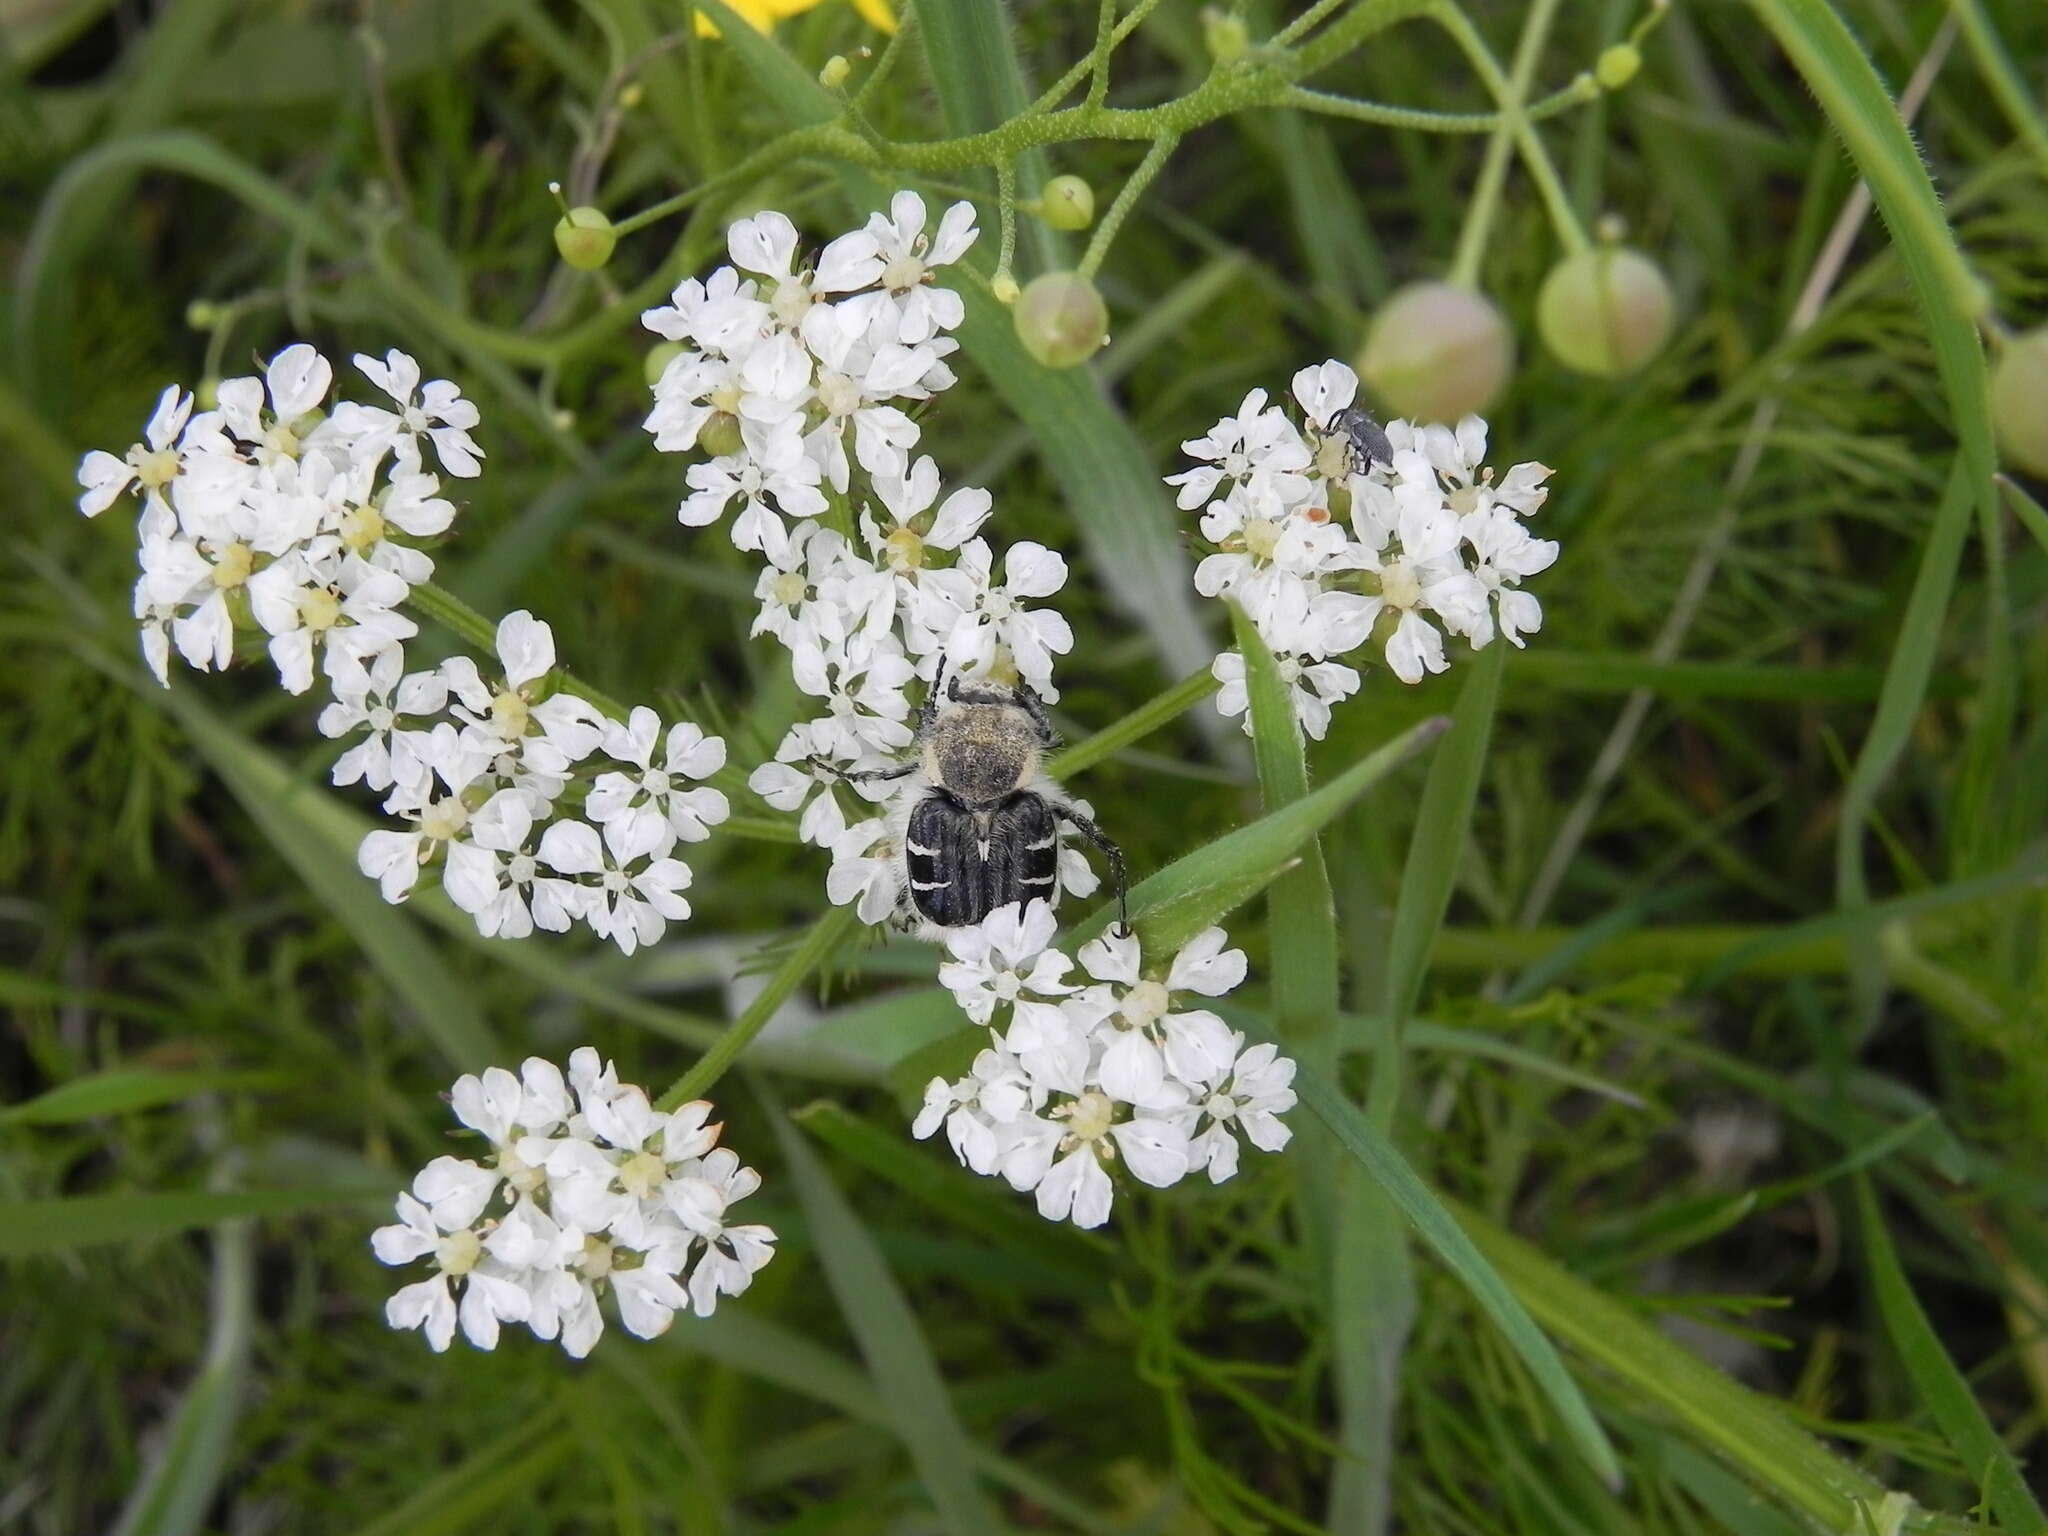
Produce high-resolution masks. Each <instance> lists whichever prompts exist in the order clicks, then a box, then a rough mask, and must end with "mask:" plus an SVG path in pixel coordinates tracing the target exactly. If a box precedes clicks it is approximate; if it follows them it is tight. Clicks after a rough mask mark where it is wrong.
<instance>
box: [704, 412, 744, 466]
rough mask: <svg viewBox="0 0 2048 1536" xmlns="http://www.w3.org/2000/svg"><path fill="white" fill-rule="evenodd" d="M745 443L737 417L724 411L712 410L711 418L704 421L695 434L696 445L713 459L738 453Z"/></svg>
mask: <svg viewBox="0 0 2048 1536" xmlns="http://www.w3.org/2000/svg"><path fill="white" fill-rule="evenodd" d="M745 443H746V439H745V438H744V437H742V436H741V435H740V422H739V418H738V417H737V416H732V415H728V414H727V413H726V412H724V411H715V412H713V413H712V416H711V419H710V420H709V421H707V422H705V423H704V427H703V430H702V431H700V432H699V433H698V434H697V446H698V447H699V448H702V449H703V450H704V451H705V452H706V453H708V454H710V455H711V457H713V458H714V459H722V458H724V457H725V456H726V455H727V454H729V453H738V452H739V451H740V449H741V448H742V447H743V446H744V445H745Z"/></svg>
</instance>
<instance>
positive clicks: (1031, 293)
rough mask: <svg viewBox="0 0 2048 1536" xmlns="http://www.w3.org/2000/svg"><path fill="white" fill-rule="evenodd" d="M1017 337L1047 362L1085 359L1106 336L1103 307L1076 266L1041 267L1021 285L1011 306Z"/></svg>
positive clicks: (1059, 364)
mask: <svg viewBox="0 0 2048 1536" xmlns="http://www.w3.org/2000/svg"><path fill="white" fill-rule="evenodd" d="M1013 313H1014V314H1015V316H1016V322H1017V339H1018V340H1019V341H1021V342H1023V343H1024V350H1025V351H1026V352H1029V353H1030V354H1031V355H1032V356H1033V357H1035V358H1036V359H1038V361H1039V362H1041V363H1043V364H1045V366H1046V367H1048V368H1072V367H1073V366H1074V365H1075V364H1076V363H1085V362H1087V361H1088V359H1089V358H1091V357H1093V356H1094V355H1095V354H1096V353H1097V352H1098V351H1100V350H1101V349H1102V344H1103V343H1104V342H1106V341H1108V340H1109V309H1108V307H1107V306H1106V305H1105V304H1104V303H1103V302H1102V295H1101V294H1100V293H1098V292H1096V290H1095V285H1094V284H1093V283H1091V282H1089V281H1088V279H1087V278H1085V277H1083V276H1082V275H1081V274H1080V273H1078V272H1047V273H1044V274H1042V275H1040V276H1038V277H1034V278H1033V279H1031V281H1030V282H1029V283H1027V284H1025V286H1024V292H1023V293H1022V294H1020V295H1019V296H1018V298H1017V304H1016V308H1015V310H1014V311H1013Z"/></svg>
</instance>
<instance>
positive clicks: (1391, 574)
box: [1380, 560, 1422, 608]
mask: <svg viewBox="0 0 2048 1536" xmlns="http://www.w3.org/2000/svg"><path fill="white" fill-rule="evenodd" d="M1380 596H1382V597H1384V598H1385V599H1386V600H1387V604H1388V606H1389V607H1393V608H1413V607H1414V606H1415V605H1416V604H1417V603H1419V602H1421V601H1422V582H1421V581H1420V580H1419V579H1418V578H1417V576H1416V574H1415V572H1414V571H1413V570H1411V569H1410V568H1409V566H1408V562H1407V561H1405V560H1395V561H1393V562H1392V563H1390V564H1389V565H1388V566H1387V567H1386V568H1385V569H1384V570H1382V571H1381V572H1380Z"/></svg>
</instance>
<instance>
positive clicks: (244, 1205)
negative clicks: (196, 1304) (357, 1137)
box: [0, 1187, 391, 1258]
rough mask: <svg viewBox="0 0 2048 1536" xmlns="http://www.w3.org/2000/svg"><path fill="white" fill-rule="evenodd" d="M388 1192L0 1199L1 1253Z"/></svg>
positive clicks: (125, 1237)
mask: <svg viewBox="0 0 2048 1536" xmlns="http://www.w3.org/2000/svg"><path fill="white" fill-rule="evenodd" d="M390 1198H391V1193H390V1191H389V1190H381V1189H361V1188H354V1189H351V1188H347V1187H342V1188H330V1189H238V1190H228V1191H220V1190H203V1189H194V1190H166V1191H163V1192H161V1193H157V1194H145V1195H68V1196H64V1197H62V1198H59V1199H51V1200H0V1257H7V1258H12V1257H14V1256H16V1255H19V1254H24V1253H52V1252H59V1251H62V1250H64V1249H67V1248H85V1247H89V1246H91V1245H93V1244H95V1243H119V1242H127V1241H130V1240H133V1239H135V1238H145V1237H167V1236H169V1235H170V1234H172V1233H174V1232H189V1231H191V1230H192V1228H194V1227H210V1226H212V1225H213V1224H214V1223H215V1222H221V1221H228V1220H231V1219H232V1218H234V1217H237V1216H294V1215H297V1214H298V1213H299V1212H301V1211H314V1210H319V1209H321V1208H322V1207H323V1206H330V1205H348V1204H361V1203H364V1202H369V1201H388V1200H389V1199H390Z"/></svg>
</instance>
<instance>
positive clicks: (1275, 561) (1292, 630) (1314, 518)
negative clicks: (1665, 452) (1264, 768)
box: [1166, 360, 1558, 738]
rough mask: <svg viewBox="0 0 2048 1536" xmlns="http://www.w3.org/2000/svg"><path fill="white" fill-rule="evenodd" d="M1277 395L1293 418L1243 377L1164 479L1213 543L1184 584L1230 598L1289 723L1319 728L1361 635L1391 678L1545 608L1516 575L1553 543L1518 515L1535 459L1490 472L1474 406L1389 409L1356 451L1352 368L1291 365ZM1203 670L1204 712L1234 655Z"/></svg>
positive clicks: (1228, 687) (1532, 569) (1528, 508)
mask: <svg viewBox="0 0 2048 1536" xmlns="http://www.w3.org/2000/svg"><path fill="white" fill-rule="evenodd" d="M1291 393H1292V396H1293V400H1294V403H1295V405H1296V407H1297V408H1298V410H1299V413H1300V420H1299V421H1298V422H1297V420H1296V419H1295V417H1294V416H1292V415H1290V414H1289V413H1288V412H1287V411H1286V410H1284V409H1282V408H1281V407H1280V406H1278V405H1272V404H1268V403H1267V397H1266V392H1265V391H1264V390H1262V389H1255V390H1253V391H1252V392H1251V393H1250V394H1248V395H1246V396H1245V398H1244V403H1243V404H1242V405H1240V406H1239V407H1238V409H1237V411H1236V412H1235V413H1234V414H1233V415H1229V416H1225V417H1224V418H1223V419H1222V420H1220V421H1218V422H1217V423H1216V425H1215V426H1214V427H1212V428H1210V430H1209V431H1208V432H1207V433H1206V434H1204V435H1203V436H1201V437H1198V438H1193V439H1190V440H1189V441H1188V442H1186V443H1183V444H1182V445H1181V446H1182V448H1183V450H1184V451H1185V452H1186V453H1187V454H1188V456H1189V457H1190V458H1192V459H1194V460H1195V461H1196V462H1195V465H1194V467H1193V468H1191V469H1187V470H1184V471H1182V472H1181V473H1179V474H1175V475H1169V476H1168V477H1167V480H1166V483H1167V484H1168V485H1171V486H1173V487H1175V488H1176V490H1177V492H1178V498H1179V502H1180V506H1181V508H1182V509H1183V510H1184V511H1199V512H1200V527H1201V533H1202V537H1203V538H1204V539H1205V540H1207V541H1208V543H1209V545H1210V547H1211V549H1212V551H1213V552H1212V553H1211V554H1209V555H1208V556H1207V557H1206V558H1205V559H1204V560H1203V561H1202V562H1201V564H1200V565H1199V566H1198V567H1197V568H1196V570H1195V586H1196V588H1197V589H1198V590H1199V591H1201V593H1202V594H1203V595H1204V596H1206V597H1226V596H1227V597H1230V598H1232V599H1234V600H1235V601H1236V602H1237V603H1238V604H1239V605H1240V606H1241V607H1243V609H1244V611H1245V613H1246V615H1247V616H1248V617H1249V618H1250V619H1251V621H1252V624H1253V626H1254V627H1255V628H1256V629H1257V630H1258V632H1259V636H1260V638H1261V639H1263V640H1264V641H1265V642H1266V644H1267V645H1268V646H1269V647H1270V648H1271V649H1272V651H1273V654H1274V659H1275V660H1276V662H1277V663H1278V664H1279V671H1280V675H1281V677H1282V679H1283V680H1284V681H1285V682H1286V683H1287V684H1288V686H1289V692H1290V695H1291V697H1292V699H1293V703H1294V709H1295V715H1296V718H1297V719H1299V720H1300V722H1301V726H1302V729H1303V730H1304V731H1306V732H1307V733H1308V734H1309V735H1310V736H1312V737H1316V738H1320V737H1321V736H1322V735H1323V733H1324V732H1325V731H1326V730H1328V729H1329V723H1330V707H1331V706H1332V705H1333V704H1335V703H1336V702H1338V701H1339V700H1341V699H1344V698H1347V697H1349V696H1350V695H1351V694H1353V693H1355V692H1357V691H1358V686H1359V675H1358V673H1357V672H1356V671H1355V670H1354V669H1353V668H1352V667H1350V666H1348V665H1346V664H1345V663H1344V662H1343V661H1341V660H1339V659H1338V658H1340V657H1348V656H1351V655H1352V654H1353V653H1355V652H1357V651H1359V650H1361V649H1363V648H1364V647H1365V646H1366V645H1367V644H1368V643H1369V642H1371V643H1374V644H1376V645H1377V646H1378V647H1379V649H1380V651H1381V654H1382V655H1383V656H1384V657H1385V659H1386V664H1387V668H1388V670H1389V671H1391V672H1392V673H1393V674H1394V675H1395V676H1396V677H1398V678H1400V679H1401V681H1402V682H1404V683H1416V682H1420V681H1421V680H1422V679H1423V678H1424V677H1425V676H1426V675H1428V674H1429V673H1432V672H1442V671H1444V670H1445V669H1446V668H1447V667H1448V666H1449V665H1450V660H1449V657H1448V656H1447V654H1446V652H1445V647H1444V638H1445V635H1446V634H1447V633H1448V634H1450V635H1453V636H1457V637H1460V638H1462V639H1464V640H1465V641H1466V642H1467V643H1468V644H1469V645H1470V646H1471V648H1472V649H1473V650H1475V651H1476V650H1479V649H1480V648H1482V647H1484V646H1486V645H1488V644H1490V643H1491V642H1492V640H1493V638H1494V636H1495V634H1496V633H1498V634H1500V635H1502V636H1504V637H1505V638H1506V639H1507V641H1508V642H1509V643H1510V644H1511V645H1516V646H1520V645H1522V644H1523V643H1524V641H1523V636H1524V635H1527V634H1532V633H1534V632H1535V631H1536V630H1537V629H1539V628H1540V627H1541V626H1542V623H1543V608H1542V605H1541V604H1539V603H1538V602H1537V601H1536V598H1535V596H1534V595H1533V594H1531V593H1529V592H1525V591H1523V590H1522V585H1521V584H1522V582H1523V580H1524V579H1525V578H1527V577H1530V576H1534V575H1536V574H1538V573H1539V572H1541V571H1544V570H1547V569H1549V567H1550V566H1551V565H1552V564H1553V563H1554V562H1555V561H1556V559H1557V554H1558V547H1557V544H1556V543H1555V542H1554V541H1552V540H1549V539H1539V538H1535V537H1533V536H1532V535H1531V534H1530V533H1529V531H1528V529H1527V528H1526V527H1525V526H1524V525H1523V521H1522V520H1523V519H1524V518H1526V517H1528V516H1530V515H1531V514H1532V513H1534V512H1536V511H1537V510H1538V509H1539V508H1541V507H1542V505H1543V502H1544V499H1545V497H1546V496H1548V494H1549V492H1548V490H1547V489H1546V488H1545V486H1544V481H1546V480H1547V479H1549V477H1550V471H1549V470H1548V469H1547V468H1545V467H1544V466H1543V465H1541V464H1536V463H1527V464H1517V465H1515V466H1514V468H1512V469H1510V470H1509V471H1508V472H1507V473H1506V474H1505V475H1502V476H1500V477H1498V478H1496V477H1495V475H1494V472H1493V471H1492V470H1491V469H1489V468H1487V467H1486V466H1485V458H1486V423H1485V422H1483V421H1481V420H1480V419H1479V418H1478V417H1477V416H1467V417H1466V418H1465V419H1464V420H1462V421H1460V422H1459V423H1458V424H1457V426H1456V428H1455V429H1453V428H1451V427H1444V426H1434V425H1431V426H1417V425H1415V424H1413V423H1411V422H1406V421H1393V422H1389V423H1388V424H1387V427H1386V435H1385V438H1386V440H1385V448H1386V455H1385V456H1384V457H1383V456H1382V455H1381V454H1380V453H1378V452H1374V453H1372V454H1371V455H1370V456H1368V454H1367V452H1366V451H1365V449H1364V448H1363V447H1362V446H1361V443H1360V441H1359V438H1358V436H1357V434H1356V433H1355V432H1354V431H1353V430H1352V429H1351V427H1350V421H1351V419H1352V418H1351V416H1350V413H1351V411H1352V408H1353V403H1354V402H1355V400H1356V399H1357V396H1358V376H1357V375H1356V374H1355V373H1353V372H1352V371H1351V369H1350V368H1348V367H1346V366H1345V365H1344V364H1343V363H1340V362H1336V361H1334V360H1333V361H1330V362H1325V363H1320V364H1317V365H1316V366H1314V367H1309V368H1303V369H1302V370H1301V371H1300V372H1298V373H1296V374H1295V376H1294V380H1293V386H1292V390H1291ZM1213 670H1214V672H1215V676H1216V678H1217V680H1218V681H1219V682H1221V683H1222V685H1223V686H1222V688H1221V689H1220V690H1219V691H1218V693H1217V696H1216V702H1217V707H1218V708H1219V709H1220V710H1221V711H1222V712H1223V713H1224V714H1225V715H1238V714H1243V713H1245V710H1246V706H1247V704H1248V703H1249V696H1248V692H1247V689H1246V685H1245V673H1244V658H1243V657H1242V656H1240V655H1238V654H1237V653H1236V652H1234V651H1226V652H1224V653H1223V654H1221V655H1219V656H1218V657H1217V658H1216V661H1215V664H1214V669H1213ZM1245 729H1246V730H1247V731H1249V730H1250V729H1251V723H1250V720H1249V718H1247V720H1246V723H1245Z"/></svg>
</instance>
